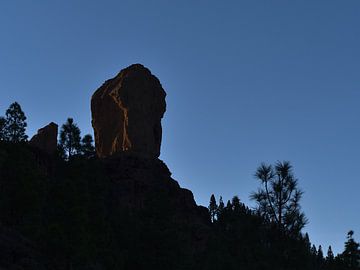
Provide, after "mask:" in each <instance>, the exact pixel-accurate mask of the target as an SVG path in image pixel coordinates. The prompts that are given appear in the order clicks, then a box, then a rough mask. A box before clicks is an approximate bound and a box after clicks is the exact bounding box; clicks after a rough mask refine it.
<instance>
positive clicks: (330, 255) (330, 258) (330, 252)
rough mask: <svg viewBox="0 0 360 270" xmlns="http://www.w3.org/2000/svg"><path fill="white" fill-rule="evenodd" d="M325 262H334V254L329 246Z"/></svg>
mask: <svg viewBox="0 0 360 270" xmlns="http://www.w3.org/2000/svg"><path fill="white" fill-rule="evenodd" d="M326 260H327V261H328V262H332V261H334V253H333V251H332V248H331V246H329V248H328V251H327V256H326Z"/></svg>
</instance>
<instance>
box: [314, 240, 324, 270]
mask: <svg viewBox="0 0 360 270" xmlns="http://www.w3.org/2000/svg"><path fill="white" fill-rule="evenodd" d="M316 263H317V265H318V267H320V268H321V267H322V265H323V263H324V253H323V251H322V246H321V245H319V248H318V251H317V254H316Z"/></svg>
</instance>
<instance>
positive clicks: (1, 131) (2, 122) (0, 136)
mask: <svg viewBox="0 0 360 270" xmlns="http://www.w3.org/2000/svg"><path fill="white" fill-rule="evenodd" d="M5 128H6V119H5V117H2V116H0V141H4V140H5V139H6V133H5Z"/></svg>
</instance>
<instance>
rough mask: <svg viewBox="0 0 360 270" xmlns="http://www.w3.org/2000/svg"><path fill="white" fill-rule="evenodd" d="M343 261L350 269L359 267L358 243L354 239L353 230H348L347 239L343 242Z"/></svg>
mask: <svg viewBox="0 0 360 270" xmlns="http://www.w3.org/2000/svg"><path fill="white" fill-rule="evenodd" d="M342 257H343V260H344V263H345V265H346V266H347V267H349V268H350V269H360V267H359V261H360V254H359V243H357V242H355V240H354V231H352V230H351V231H349V232H348V234H347V241H346V242H345V249H344V252H343V253H342Z"/></svg>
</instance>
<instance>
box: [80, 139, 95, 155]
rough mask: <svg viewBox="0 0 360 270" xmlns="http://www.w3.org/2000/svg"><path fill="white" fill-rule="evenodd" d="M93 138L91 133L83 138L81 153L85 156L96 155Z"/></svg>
mask: <svg viewBox="0 0 360 270" xmlns="http://www.w3.org/2000/svg"><path fill="white" fill-rule="evenodd" d="M93 142H94V140H93V138H92V136H91V135H90V134H86V135H85V136H84V137H83V138H82V140H81V153H82V155H83V156H84V157H86V158H90V157H93V156H94V155H95V147H94V145H93Z"/></svg>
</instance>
